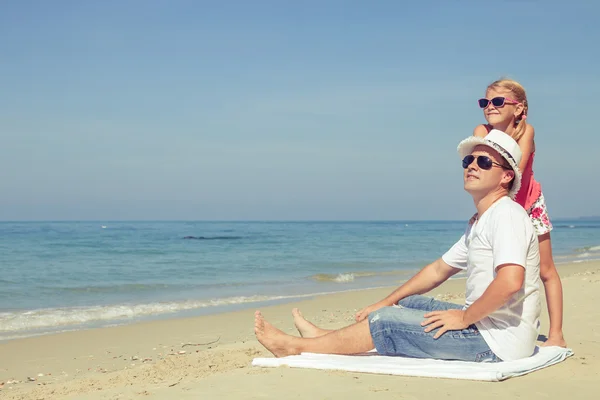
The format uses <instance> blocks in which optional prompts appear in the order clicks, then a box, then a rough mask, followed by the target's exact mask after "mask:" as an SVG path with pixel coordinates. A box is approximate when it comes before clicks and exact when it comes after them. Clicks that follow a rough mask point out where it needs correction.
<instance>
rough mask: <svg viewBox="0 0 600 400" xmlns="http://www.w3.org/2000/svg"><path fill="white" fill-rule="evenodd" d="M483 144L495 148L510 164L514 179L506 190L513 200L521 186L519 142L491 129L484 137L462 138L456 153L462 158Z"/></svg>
mask: <svg viewBox="0 0 600 400" xmlns="http://www.w3.org/2000/svg"><path fill="white" fill-rule="evenodd" d="M478 145H484V146H489V147H491V148H493V149H494V150H496V151H497V152H498V153H500V155H501V156H502V157H504V159H505V160H506V162H507V163H508V164H509V165H510V167H511V168H512V170H513V171H514V172H515V179H514V183H513V186H512V189H511V190H510V191H509V192H508V195H509V196H510V198H511V199H513V200H514V198H515V196H516V195H517V193H518V192H519V189H520V188H521V178H522V175H521V171H520V170H519V163H520V162H521V156H522V154H521V149H520V148H519V144H518V143H517V142H516V141H515V140H514V139H513V138H512V137H510V136H509V135H507V134H506V133H504V132H502V131H500V130H498V129H492V130H491V131H490V132H489V133H488V134H487V136H486V137H483V138H482V137H476V136H471V137H468V138H467V139H465V140H463V141H462V142H460V143H459V144H458V148H457V150H458V154H459V155H460V158H461V159H463V158H465V157H466V156H468V155H469V154H471V153H472V152H473V149H474V148H475V146H478Z"/></svg>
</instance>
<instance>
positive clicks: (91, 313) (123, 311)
mask: <svg viewBox="0 0 600 400" xmlns="http://www.w3.org/2000/svg"><path fill="white" fill-rule="evenodd" d="M331 293H335V292H319V293H308V294H298V295H282V296H264V295H255V296H237V297H227V298H220V299H219V298H217V299H211V300H187V301H180V302H162V303H159V302H155V303H146V304H116V305H107V306H89V307H61V308H45V309H37V310H27V311H13V312H0V340H6V338H7V337H8V336H10V335H14V334H15V333H25V332H31V331H40V332H46V331H49V330H52V331H54V330H56V329H69V328H77V327H81V326H85V325H88V324H102V325H103V326H105V324H108V323H119V322H120V321H123V322H131V320H132V319H135V318H142V317H150V316H159V315H165V314H174V313H177V312H181V311H188V310H195V309H201V308H208V307H217V306H227V305H236V304H245V303H258V302H266V301H275V300H285V299H298V298H307V297H313V296H322V295H326V294H331Z"/></svg>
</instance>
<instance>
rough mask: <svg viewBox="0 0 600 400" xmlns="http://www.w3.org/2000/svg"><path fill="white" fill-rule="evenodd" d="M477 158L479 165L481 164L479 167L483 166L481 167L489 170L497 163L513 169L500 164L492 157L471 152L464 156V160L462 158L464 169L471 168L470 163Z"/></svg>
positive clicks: (502, 166) (500, 165) (505, 167)
mask: <svg viewBox="0 0 600 400" xmlns="http://www.w3.org/2000/svg"><path fill="white" fill-rule="evenodd" d="M475 159H477V166H479V168H481V169H485V170H489V169H492V167H493V166H494V165H497V166H498V167H500V168H504V169H512V168H511V167H507V166H506V165H502V164H498V163H497V162H495V161H492V159H491V158H489V157H488V156H477V157H475V156H474V155H472V154H469V155H468V156H466V157H465V158H463V160H462V166H463V168H464V169H467V168H469V165H471V164H473V161H475Z"/></svg>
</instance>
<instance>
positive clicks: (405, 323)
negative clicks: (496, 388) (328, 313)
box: [369, 296, 502, 362]
mask: <svg viewBox="0 0 600 400" xmlns="http://www.w3.org/2000/svg"><path fill="white" fill-rule="evenodd" d="M462 308H463V306H461V305H458V304H453V303H447V302H443V301H438V300H434V299H432V298H429V297H425V296H410V297H407V298H405V299H402V300H400V301H399V302H398V306H393V307H383V308H381V309H379V310H377V311H373V312H372V313H370V314H369V329H370V330H371V337H372V338H373V343H375V348H376V349H377V352H378V353H379V354H382V355H386V356H406V357H414V358H435V359H440V360H461V361H476V362H482V361H485V362H498V361H502V360H500V359H499V358H498V357H497V356H496V355H495V354H494V352H493V351H492V350H490V347H489V346H488V345H487V343H486V342H485V340H484V339H483V337H481V334H480V333H479V330H478V329H477V327H476V326H475V325H471V326H469V327H468V328H466V329H463V330H460V331H448V332H446V333H444V334H443V335H442V336H441V337H439V338H438V339H434V338H433V335H434V334H435V332H437V329H434V330H433V331H431V332H425V331H424V329H425V327H423V326H421V322H423V321H424V320H425V317H423V315H424V314H425V313H427V312H429V311H442V310H461V309H462Z"/></svg>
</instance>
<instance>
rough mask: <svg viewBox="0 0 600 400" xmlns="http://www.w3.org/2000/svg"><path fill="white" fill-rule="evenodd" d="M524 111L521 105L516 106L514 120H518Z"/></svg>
mask: <svg viewBox="0 0 600 400" xmlns="http://www.w3.org/2000/svg"><path fill="white" fill-rule="evenodd" d="M524 110H525V106H524V105H523V103H519V104H517V106H516V107H515V118H518V117H519V116H520V115H521V114H522V113H523V111H524Z"/></svg>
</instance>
